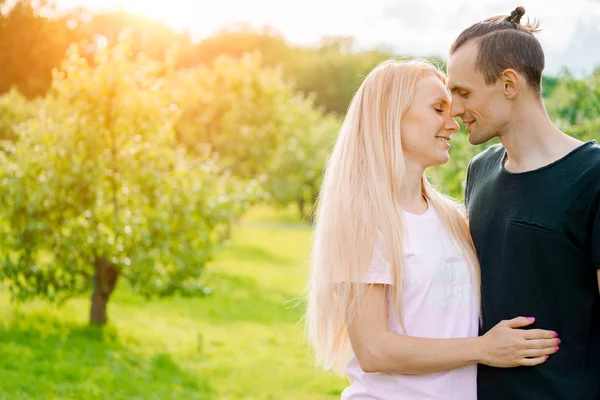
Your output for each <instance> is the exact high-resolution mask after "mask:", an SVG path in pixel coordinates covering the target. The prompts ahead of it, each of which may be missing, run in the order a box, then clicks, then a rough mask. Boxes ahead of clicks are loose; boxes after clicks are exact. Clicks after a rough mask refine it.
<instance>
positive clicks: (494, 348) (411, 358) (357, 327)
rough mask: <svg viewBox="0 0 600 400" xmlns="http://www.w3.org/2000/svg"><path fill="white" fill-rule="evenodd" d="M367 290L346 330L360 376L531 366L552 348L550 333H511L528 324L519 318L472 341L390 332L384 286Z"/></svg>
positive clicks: (553, 336) (554, 341)
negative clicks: (479, 365) (483, 366)
mask: <svg viewBox="0 0 600 400" xmlns="http://www.w3.org/2000/svg"><path fill="white" fill-rule="evenodd" d="M370 286H371V287H370V288H369V289H368V290H365V293H367V294H366V298H365V301H364V302H363V303H362V304H363V305H364V308H363V309H362V312H360V313H358V317H357V319H356V321H354V323H352V324H351V325H350V326H349V327H348V334H349V337H350V342H351V343H352V349H353V351H354V354H355V355H356V358H357V359H358V362H359V364H360V366H361V368H362V370H363V371H365V372H382V373H390V374H406V375H420V374H430V373H435V372H441V371H447V370H451V369H455V368H460V367H464V366H466V365H470V364H476V363H482V364H487V365H492V366H496V367H516V366H521V365H523V366H533V365H538V364H541V363H543V362H545V361H546V359H547V358H548V357H547V355H550V354H554V353H555V352H556V351H557V350H558V348H557V345H558V343H559V342H558V339H557V338H556V336H557V335H556V333H555V332H552V331H545V330H539V329H532V330H520V329H515V328H519V327H523V326H526V325H530V324H531V323H533V320H528V319H527V318H524V317H520V318H515V319H513V320H510V321H502V322H501V323H499V324H498V325H496V326H495V327H494V328H493V329H492V330H490V331H489V332H488V333H487V334H486V335H484V336H480V337H475V338H462V339H426V338H418V337H412V336H406V335H400V334H397V333H394V332H391V331H389V329H388V310H387V302H386V300H385V286H384V285H370ZM457 323H460V322H457Z"/></svg>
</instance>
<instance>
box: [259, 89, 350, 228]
mask: <svg viewBox="0 0 600 400" xmlns="http://www.w3.org/2000/svg"><path fill="white" fill-rule="evenodd" d="M289 106H290V110H289V111H288V115H289V116H290V118H294V119H293V120H292V121H290V123H291V126H292V127H293V132H292V133H291V135H290V137H289V139H288V140H287V141H286V143H285V144H284V145H282V146H280V148H279V149H278V150H277V152H276V153H275V154H274V156H273V163H272V168H271V170H270V171H269V172H268V173H267V182H266V188H267V189H266V190H267V193H268V195H269V200H270V201H271V202H273V203H274V204H276V205H278V206H280V207H285V206H287V205H289V204H296V205H297V207H298V212H299V213H300V217H301V218H307V219H308V220H311V219H312V213H311V212H310V211H311V209H312V208H313V205H314V203H315V201H316V199H317V196H318V194H319V190H320V187H321V182H322V178H323V169H324V168H325V164H326V161H327V158H328V156H329V153H330V151H331V146H332V145H333V143H334V141H335V139H336V137H337V134H338V131H339V128H340V126H341V121H340V119H339V118H337V117H335V116H333V115H324V114H323V113H322V112H321V111H320V110H318V109H316V108H315V107H314V104H313V100H312V99H311V98H304V97H303V96H297V97H296V98H295V99H294V101H292V102H290V104H289Z"/></svg>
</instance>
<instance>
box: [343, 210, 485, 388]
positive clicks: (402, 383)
mask: <svg viewBox="0 0 600 400" xmlns="http://www.w3.org/2000/svg"><path fill="white" fill-rule="evenodd" d="M404 216H405V221H406V222H405V223H406V232H407V233H406V235H405V241H406V246H405V265H404V269H405V272H404V284H403V286H404V290H403V296H402V302H403V312H404V322H405V326H406V329H407V331H408V334H409V335H410V336H416V337H423V338H464V337H474V336H477V335H478V312H477V305H476V302H475V297H474V291H473V289H472V280H471V275H470V273H469V268H468V265H467V264H466V263H465V260H464V258H463V256H462V255H461V254H460V251H459V248H458V247H457V246H456V245H455V244H454V242H453V240H452V239H451V236H450V235H449V233H448V232H447V230H446V229H445V227H444V226H443V225H442V221H441V220H440V218H439V215H438V213H437V211H436V210H435V209H434V208H433V206H432V205H431V204H430V205H429V208H428V210H427V212H425V213H424V214H422V215H416V214H411V213H408V212H405V213H404ZM365 282H366V283H373V284H386V285H390V284H392V277H391V273H390V267H389V264H388V262H387V261H386V258H385V254H384V252H383V242H382V237H381V235H380V236H379V237H378V240H377V243H376V245H375V249H374V254H373V259H372V261H371V263H370V265H369V270H368V273H367V277H366V280H365ZM388 327H389V329H390V330H391V331H392V332H396V333H399V334H405V332H403V331H402V328H401V326H400V323H399V322H398V319H397V318H396V317H395V314H393V313H391V312H390V316H389V319H388ZM346 372H347V376H348V378H349V380H350V386H349V387H347V388H346V389H345V390H344V392H343V393H342V400H358V399H361V400H362V399H380V400H420V399H436V400H438V399H439V400H442V399H443V400H476V399H477V379H476V378H477V366H476V365H469V366H466V367H463V368H460V369H455V370H452V371H447V372H442V373H435V374H429V375H391V374H382V373H365V372H363V371H362V370H361V368H360V365H359V363H358V361H357V359H356V358H355V357H353V358H352V359H351V360H350V362H349V363H348V365H347V368H346Z"/></svg>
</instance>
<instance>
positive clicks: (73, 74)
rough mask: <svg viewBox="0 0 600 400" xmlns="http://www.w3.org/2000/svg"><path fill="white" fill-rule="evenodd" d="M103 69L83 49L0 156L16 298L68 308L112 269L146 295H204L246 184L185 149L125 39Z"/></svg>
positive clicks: (147, 70)
mask: <svg viewBox="0 0 600 400" xmlns="http://www.w3.org/2000/svg"><path fill="white" fill-rule="evenodd" d="M95 64H96V67H94V68H92V67H90V66H89V65H88V63H87V61H86V60H85V58H82V57H81V56H80V53H79V52H78V49H77V48H74V49H73V50H72V51H71V52H70V54H69V58H68V59H67V60H66V61H65V62H64V64H63V66H62V68H61V71H60V72H57V74H56V76H55V80H54V83H53V86H52V90H51V93H50V94H49V95H48V96H47V98H46V99H45V101H44V104H43V107H42V109H41V110H40V113H39V115H38V116H37V117H36V118H34V119H32V120H30V121H29V122H27V123H25V124H22V125H21V126H20V127H19V133H20V140H18V141H17V142H16V143H14V144H11V145H8V146H6V149H5V151H4V152H3V153H0V155H1V156H2V160H1V161H0V182H2V183H3V185H2V186H1V190H2V193H1V194H0V202H1V204H0V213H1V214H2V217H3V219H4V221H6V224H4V225H3V226H1V227H0V228H2V232H1V235H2V237H3V243H2V244H3V250H2V255H3V257H2V264H0V279H1V280H4V281H7V282H8V283H9V284H10V286H9V287H10V289H11V291H12V294H13V297H14V298H15V299H17V300H28V299H31V298H33V297H46V298H49V299H50V300H64V299H66V298H68V297H70V296H72V295H75V294H78V293H83V292H86V291H88V290H89V288H90V284H91V282H92V278H93V275H94V273H97V272H98V271H97V269H98V264H99V262H100V261H106V262H108V263H109V264H110V265H111V266H112V267H114V268H116V269H118V270H119V271H120V274H121V275H122V276H124V277H125V278H127V280H128V281H129V282H130V284H131V286H132V287H133V289H134V290H135V291H137V292H139V293H142V294H144V295H146V296H151V295H167V294H172V293H174V292H177V291H179V292H182V293H191V292H197V291H198V290H201V289H202V288H201V287H200V286H199V285H198V283H197V279H198V278H199V277H200V276H201V275H202V273H203V269H204V265H205V264H206V262H207V261H208V260H210V259H211V257H212V256H213V253H214V250H215V248H216V246H217V245H218V244H219V243H220V241H221V239H222V237H223V234H224V231H225V230H226V229H227V228H228V224H229V221H230V219H231V217H232V215H237V214H239V213H240V212H241V211H242V210H243V207H244V201H245V198H246V194H245V191H244V190H245V189H246V187H245V186H242V184H240V183H238V182H237V181H236V180H235V179H224V178H221V177H219V176H218V175H216V174H215V173H214V171H215V168H216V167H215V164H214V162H213V161H212V160H209V159H207V160H204V161H201V160H198V159H195V158H191V157H189V155H188V154H187V153H186V151H185V149H182V148H180V147H178V146H177V144H176V141H175V135H174V131H173V125H174V123H175V120H176V118H177V113H178V109H177V106H176V105H174V104H172V103H171V102H170V99H169V98H168V97H167V96H166V92H167V90H166V89H165V87H164V86H163V85H164V81H163V80H162V79H160V78H158V77H156V76H155V74H154V71H155V69H156V65H155V64H154V63H152V62H150V61H149V60H147V59H139V60H133V59H131V58H130V51H129V50H128V48H127V46H126V45H125V44H124V43H120V44H119V45H117V46H116V47H114V48H104V49H99V50H98V52H97V54H96V58H95ZM99 260H100V261H99ZM94 267H95V268H96V271H94Z"/></svg>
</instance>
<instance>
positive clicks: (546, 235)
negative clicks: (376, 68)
mask: <svg viewBox="0 0 600 400" xmlns="http://www.w3.org/2000/svg"><path fill="white" fill-rule="evenodd" d="M524 12H525V10H524V9H523V8H522V7H518V8H517V9H516V10H514V11H513V12H512V13H511V15H510V16H498V17H493V18H489V19H487V20H485V21H482V22H479V23H476V24H474V25H473V26H471V27H469V28H468V29H466V30H465V31H463V32H462V33H461V34H460V36H459V37H458V38H457V39H456V41H455V42H454V44H453V45H452V48H451V50H450V58H449V62H448V88H449V90H450V91H451V93H452V103H453V104H452V114H453V116H455V117H456V116H458V117H460V118H461V119H462V121H463V123H465V124H466V127H467V130H468V132H469V142H470V143H471V144H474V145H476V144H481V143H485V142H487V141H489V140H490V139H492V138H495V137H498V138H499V139H500V142H501V145H494V146H492V147H490V148H489V149H487V150H486V151H484V152H483V153H481V154H479V155H478V156H476V157H475V158H474V159H473V160H472V161H471V162H470V164H469V167H468V172H467V185H466V191H465V202H466V205H467V209H468V215H469V221H470V228H471V233H472V235H473V240H474V242H475V247H476V250H477V255H478V257H479V260H480V263H481V282H482V311H483V325H482V328H481V330H482V331H481V334H484V333H486V332H487V331H488V330H489V329H490V328H492V327H493V326H494V325H495V324H496V323H497V322H499V321H501V320H503V319H510V318H511V317H512V316H514V315H528V316H532V317H535V318H536V322H535V324H534V326H535V327H538V328H543V329H550V330H554V331H556V332H558V335H559V337H560V339H561V344H560V346H559V347H560V350H559V351H558V352H557V353H556V354H555V355H552V356H550V358H549V359H548V360H547V361H546V362H545V363H543V364H541V365H539V366H537V367H533V368H526V367H519V368H511V369H501V368H492V367H487V366H480V368H479V372H478V396H479V399H480V400H494V399H498V400H500V399H501V400H509V399H510V400H519V399H523V400H532V399H535V400H543V399H565V400H567V399H569V400H572V399H578V400H587V399H590V400H592V399H593V400H599V399H600V295H599V286H600V146H599V145H598V144H597V143H596V142H595V141H590V142H587V143H582V142H580V141H578V140H576V139H574V138H572V137H569V136H567V135H565V134H564V133H562V132H561V131H560V130H558V129H557V128H556V127H555V126H554V125H553V124H552V122H551V121H550V119H549V117H548V115H547V113H546V110H545V108H544V104H543V101H542V95H541V91H542V88H541V81H542V71H543V69H544V53H543V51H542V48H541V45H540V43H539V42H538V40H537V39H536V38H535V37H534V35H533V33H534V32H536V31H537V25H536V24H533V25H532V24H526V25H521V23H520V19H521V16H522V15H523V14H524ZM599 134H600V133H599Z"/></svg>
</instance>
